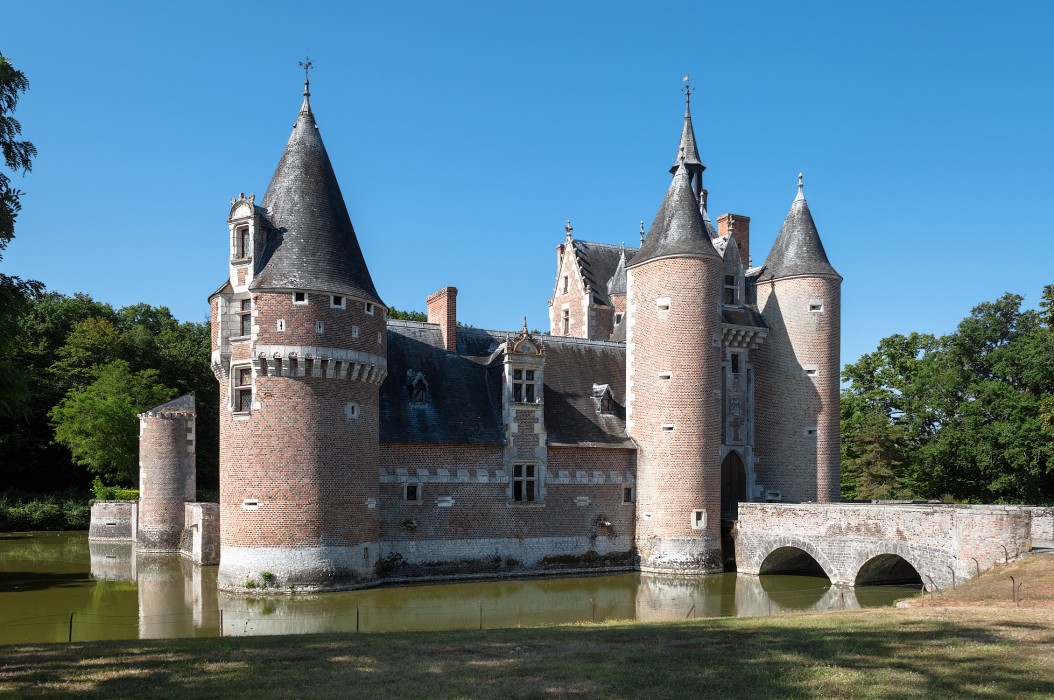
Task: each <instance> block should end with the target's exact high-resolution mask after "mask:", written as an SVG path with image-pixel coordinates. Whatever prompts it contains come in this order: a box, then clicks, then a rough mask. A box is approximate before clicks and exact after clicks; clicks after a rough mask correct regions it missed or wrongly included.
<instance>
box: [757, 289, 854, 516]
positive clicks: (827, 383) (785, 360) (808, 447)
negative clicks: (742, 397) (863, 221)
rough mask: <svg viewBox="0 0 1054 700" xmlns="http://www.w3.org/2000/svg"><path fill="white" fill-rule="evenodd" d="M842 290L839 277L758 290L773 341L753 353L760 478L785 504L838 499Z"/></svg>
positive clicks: (769, 337) (762, 310) (759, 480)
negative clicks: (787, 502) (809, 431)
mask: <svg viewBox="0 0 1054 700" xmlns="http://www.w3.org/2000/svg"><path fill="white" fill-rule="evenodd" d="M840 288H841V283H840V282H839V281H838V280H837V279H836V278H807V277H798V278H791V279H784V280H776V281H775V282H770V283H764V284H759V285H758V308H759V309H760V310H761V312H762V315H763V316H764V317H765V320H766V322H767V323H768V324H769V335H768V338H767V339H766V340H765V342H764V343H763V344H762V345H761V347H760V348H758V349H757V350H756V351H755V352H754V353H753V360H754V365H755V368H756V377H755V388H756V394H755V447H754V454H755V456H756V457H757V460H758V461H757V463H756V466H755V469H756V479H757V482H758V483H759V484H762V485H764V487H765V489H766V490H769V491H772V490H776V491H780V492H781V495H782V498H783V500H785V501H788V500H789V501H821V502H827V501H835V502H836V501H838V500H840V494H839V489H840V477H839V474H840V452H839V439H840V428H839V408H838V406H839V389H840V384H839V375H840V371H841V356H840V352H839V344H840V338H841V291H840ZM817 303H818V304H821V305H822V311H810V307H812V306H815V305H816V304H817ZM812 370H815V374H812V375H810V374H809V373H808V372H811V371H812ZM810 428H815V429H816V434H807V432H806V431H807V430H809V429H810Z"/></svg>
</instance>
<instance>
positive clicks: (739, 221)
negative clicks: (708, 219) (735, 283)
mask: <svg viewBox="0 0 1054 700" xmlns="http://www.w3.org/2000/svg"><path fill="white" fill-rule="evenodd" d="M730 229H731V231H732V235H733V236H735V238H736V245H737V246H739V255H740V257H741V258H742V259H743V264H744V265H745V266H746V267H750V217H749V216H743V215H742V214H722V215H721V216H719V217H717V235H718V236H721V237H722V238H723V237H725V236H727V235H728V232H729V230H730Z"/></svg>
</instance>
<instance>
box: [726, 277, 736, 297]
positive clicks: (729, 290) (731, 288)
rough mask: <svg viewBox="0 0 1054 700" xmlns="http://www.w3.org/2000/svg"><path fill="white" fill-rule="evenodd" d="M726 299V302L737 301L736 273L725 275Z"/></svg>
mask: <svg viewBox="0 0 1054 700" xmlns="http://www.w3.org/2000/svg"><path fill="white" fill-rule="evenodd" d="M724 301H725V303H726V304H735V303H736V277H735V275H725V296H724Z"/></svg>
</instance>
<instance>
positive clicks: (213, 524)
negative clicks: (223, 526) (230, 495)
mask: <svg viewBox="0 0 1054 700" xmlns="http://www.w3.org/2000/svg"><path fill="white" fill-rule="evenodd" d="M183 514H184V515H183V518H184V527H183V537H182V538H181V541H180V554H182V555H183V556H184V557H185V558H187V559H189V560H190V561H192V562H194V563H195V564H202V565H212V564H219V563H220V504H219V503H185V504H184V505H183Z"/></svg>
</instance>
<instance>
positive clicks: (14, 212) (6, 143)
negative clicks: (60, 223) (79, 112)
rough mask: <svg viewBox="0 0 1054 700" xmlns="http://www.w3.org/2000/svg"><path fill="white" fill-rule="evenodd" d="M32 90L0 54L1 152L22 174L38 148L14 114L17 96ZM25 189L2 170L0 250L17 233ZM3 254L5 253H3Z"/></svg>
mask: <svg viewBox="0 0 1054 700" xmlns="http://www.w3.org/2000/svg"><path fill="white" fill-rule="evenodd" d="M28 89H29V80H28V79H27V78H26V76H25V74H24V73H23V72H22V71H20V70H16V69H15V67H14V66H13V65H11V62H10V61H9V60H7V58H6V57H5V56H4V55H3V54H0V151H2V152H3V154H4V164H5V165H6V166H7V168H8V169H9V170H10V171H11V172H13V173H17V172H19V171H21V172H22V173H23V174H25V173H27V172H29V171H30V170H32V169H33V158H34V157H35V156H36V155H37V149H36V147H35V146H34V145H33V144H32V143H30V142H29V141H20V140H19V138H18V137H19V136H20V135H21V134H22V125H21V124H20V123H19V122H18V120H17V119H15V118H14V117H13V116H11V114H12V112H14V111H15V106H16V105H17V104H18V98H19V97H20V96H21V94H22V93H24V92H25V91H26V90H28ZM21 196H22V192H21V191H19V190H18V189H17V188H15V187H13V186H12V185H11V177H10V175H8V174H7V173H6V172H4V171H2V170H0V251H3V250H4V249H5V248H7V244H8V243H9V242H10V241H11V239H12V238H14V236H15V218H16V217H17V216H18V212H19V210H20V209H21V208H22V204H21V201H20V198H21ZM0 257H2V256H0Z"/></svg>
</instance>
